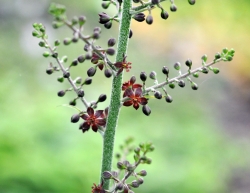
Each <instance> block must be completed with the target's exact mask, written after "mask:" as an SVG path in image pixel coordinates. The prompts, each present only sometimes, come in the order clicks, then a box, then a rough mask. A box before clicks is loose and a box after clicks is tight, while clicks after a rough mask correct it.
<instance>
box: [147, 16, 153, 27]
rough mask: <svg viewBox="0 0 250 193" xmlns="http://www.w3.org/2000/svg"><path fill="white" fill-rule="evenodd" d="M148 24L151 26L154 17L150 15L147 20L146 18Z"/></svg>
mask: <svg viewBox="0 0 250 193" xmlns="http://www.w3.org/2000/svg"><path fill="white" fill-rule="evenodd" d="M146 23H147V24H149V25H151V24H152V23H153V17H152V15H148V16H147V18H146Z"/></svg>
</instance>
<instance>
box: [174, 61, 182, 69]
mask: <svg viewBox="0 0 250 193" xmlns="http://www.w3.org/2000/svg"><path fill="white" fill-rule="evenodd" d="M174 68H175V69H176V70H180V69H181V63H180V62H176V63H175V64H174Z"/></svg>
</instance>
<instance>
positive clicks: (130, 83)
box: [122, 76, 142, 90]
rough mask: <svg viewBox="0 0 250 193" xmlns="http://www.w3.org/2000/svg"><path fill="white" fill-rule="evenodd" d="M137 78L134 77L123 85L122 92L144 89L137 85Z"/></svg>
mask: <svg viewBox="0 0 250 193" xmlns="http://www.w3.org/2000/svg"><path fill="white" fill-rule="evenodd" d="M135 81H136V78H135V76H132V77H131V78H130V80H129V81H127V82H125V83H123V84H122V90H127V89H129V88H131V89H132V90H134V89H136V88H140V87H142V85H141V84H135Z"/></svg>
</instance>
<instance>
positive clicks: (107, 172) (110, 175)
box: [102, 171, 113, 179]
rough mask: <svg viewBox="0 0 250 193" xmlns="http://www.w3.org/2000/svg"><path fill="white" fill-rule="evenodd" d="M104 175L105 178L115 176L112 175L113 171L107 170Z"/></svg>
mask: <svg viewBox="0 0 250 193" xmlns="http://www.w3.org/2000/svg"><path fill="white" fill-rule="evenodd" d="M102 177H103V178H104V179H111V178H112V177H113V176H112V174H111V172H109V171H105V172H103V173H102Z"/></svg>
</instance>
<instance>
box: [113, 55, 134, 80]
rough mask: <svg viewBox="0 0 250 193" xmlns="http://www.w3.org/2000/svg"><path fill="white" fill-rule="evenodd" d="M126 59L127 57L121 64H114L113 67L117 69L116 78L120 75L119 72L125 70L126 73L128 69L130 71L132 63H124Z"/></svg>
mask: <svg viewBox="0 0 250 193" xmlns="http://www.w3.org/2000/svg"><path fill="white" fill-rule="evenodd" d="M126 57H127V56H124V58H123V60H122V62H116V63H115V64H114V66H115V67H116V68H119V70H118V72H117V76H118V75H119V74H121V72H122V71H123V69H125V70H126V72H129V69H131V64H132V63H131V62H127V61H126Z"/></svg>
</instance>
